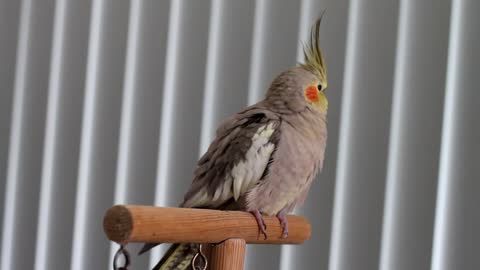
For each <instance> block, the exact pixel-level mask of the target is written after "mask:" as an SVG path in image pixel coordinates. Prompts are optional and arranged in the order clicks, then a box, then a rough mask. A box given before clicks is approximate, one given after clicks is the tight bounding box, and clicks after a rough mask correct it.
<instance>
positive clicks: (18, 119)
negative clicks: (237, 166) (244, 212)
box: [0, 0, 480, 270]
mask: <svg viewBox="0 0 480 270" xmlns="http://www.w3.org/2000/svg"><path fill="white" fill-rule="evenodd" d="M325 9H326V13H325V17H324V20H323V22H322V28H321V46H322V48H323V50H324V53H325V56H326V60H327V64H328V74H329V89H328V92H327V93H328V94H327V95H328V98H329V100H330V106H329V107H330V110H329V116H328V127H329V138H328V146H327V151H326V161H325V167H324V169H323V172H322V173H321V175H319V177H318V179H317V180H316V181H315V183H314V185H313V187H312V190H311V191H310V195H309V198H308V199H307V201H306V203H305V205H304V206H302V207H300V208H299V209H297V210H296V213H297V214H300V215H304V216H306V217H308V218H309V219H310V221H311V223H312V237H311V239H310V240H309V241H307V242H306V243H305V244H304V245H301V246H267V245H265V246H262V245H259V246H249V247H248V251H247V258H246V259H247V262H246V269H282V270H286V269H325V270H326V269H329V270H346V269H365V270H369V269H382V270H390V269H419V270H423V269H432V270H447V269H472V270H473V269H480V256H478V250H480V230H479V228H480V212H479V210H478V209H479V207H480V171H479V170H478V165H479V164H480V154H479V153H480V141H479V138H480V122H479V121H478V117H479V116H480V91H479V90H480V89H479V87H478V84H477V81H476V79H477V77H478V75H479V74H478V70H479V69H478V63H480V27H478V26H479V25H480V18H479V17H478V16H477V14H478V13H479V12H480V2H479V1H477V0H425V1H415V0H387V1H385V0H302V1H300V0H299V1H290V0H257V1H254V0H245V1H235V0H209V1H207V0H205V1H195V0H188V1H179V0H171V1H165V0H142V1H133V0H132V1H127V0H105V1H73V0H56V1H55V0H45V1H34V0H22V1H16V0H4V1H0V40H1V42H0V62H1V63H2V64H1V65H0V87H1V88H0V202H1V203H3V204H2V205H1V207H0V224H1V234H0V237H1V238H0V240H1V242H0V243H1V246H0V249H1V256H0V268H1V269H7V270H9V269H38V270H46V269H72V270H80V269H109V268H110V267H111V265H110V263H111V259H112V252H113V251H114V249H115V248H116V247H115V245H112V244H111V243H109V242H108V241H107V239H106V238H105V236H104V235H103V231H102V226H101V224H102V218H103V213H104V211H105V210H106V209H107V208H108V207H110V206H111V205H113V204H118V203H129V204H147V205H152V204H154V205H160V206H175V205H177V204H178V203H179V202H180V201H181V198H182V197H183V193H184V192H185V191H186V189H187V188H188V186H189V184H190V182H191V178H192V172H193V169H194V167H195V163H196V161H197V159H198V157H199V155H201V154H202V153H203V152H204V151H205V149H206V148H207V147H208V144H209V142H210V141H211V140H212V138H213V136H214V132H215V127H216V126H217V125H218V124H219V122H220V121H221V120H222V119H224V118H225V117H227V116H228V115H230V114H232V113H234V112H236V111H238V110H240V109H241V108H243V107H245V106H247V105H249V104H253V103H255V102H256V101H258V100H260V99H261V98H262V97H263V95H264V93H265V90H266V88H267V87H268V85H269V83H270V82H271V80H272V79H273V77H274V76H275V75H276V74H278V73H279V72H281V71H282V70H284V69H286V68H288V67H290V66H293V65H295V63H296V62H297V61H301V60H302V54H301V43H300V41H301V40H306V38H307V36H308V32H309V29H310V25H311V23H312V22H313V21H314V19H315V18H316V17H317V16H318V15H319V14H320V13H321V11H322V10H325ZM128 248H129V249H130V250H131V251H132V253H134V252H136V251H137V250H138V248H139V246H138V245H135V244H130V245H129V246H128ZM164 249H165V248H164V247H161V248H159V249H157V250H155V251H154V252H152V253H151V255H150V256H148V255H147V256H141V257H136V256H133V258H132V259H133V266H132V269H147V268H148V267H150V266H152V264H153V263H155V262H156V260H158V258H159V257H160V256H161V253H162V250H164Z"/></svg>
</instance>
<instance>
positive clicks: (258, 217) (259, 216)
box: [250, 209, 267, 240]
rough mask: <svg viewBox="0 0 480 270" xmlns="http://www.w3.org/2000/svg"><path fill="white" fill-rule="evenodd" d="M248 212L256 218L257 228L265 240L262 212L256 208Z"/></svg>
mask: <svg viewBox="0 0 480 270" xmlns="http://www.w3.org/2000/svg"><path fill="white" fill-rule="evenodd" d="M250 213H252V215H253V216H254V217H255V219H256V220H257V224H258V228H259V229H260V232H261V233H262V234H263V236H264V237H265V240H267V224H265V220H264V219H263V216H262V214H261V213H260V211H258V209H255V210H253V211H250Z"/></svg>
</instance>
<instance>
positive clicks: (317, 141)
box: [182, 68, 327, 215]
mask: <svg viewBox="0 0 480 270" xmlns="http://www.w3.org/2000/svg"><path fill="white" fill-rule="evenodd" d="M312 77H313V75H311V74H310V73H309V72H306V71H304V70H303V69H301V68H294V69H291V70H289V71H287V72H285V73H283V74H282V75H280V76H279V77H278V78H277V79H276V80H275V81H274V82H273V83H272V86H271V87H270V90H269V92H268V93H267V98H266V99H265V100H263V101H261V102H259V103H257V104H255V105H253V106H250V107H248V108H247V109H245V110H244V111H242V112H239V113H237V114H235V115H234V116H232V117H230V118H229V119H227V120H226V121H225V122H224V123H223V124H222V125H221V126H220V127H219V128H218V130H217V134H216V138H215V140H214V141H213V142H212V144H211V145H210V147H209V149H208V150H207V152H206V153H205V154H204V155H203V157H202V158H201V159H200V160H199V162H198V166H197V169H196V170H195V173H194V179H193V181H192V185H191V188H190V190H189V192H187V194H186V195H185V200H184V202H183V204H182V206H183V207H198V208H216V209H238V210H245V211H252V210H254V209H258V210H259V211H260V212H261V213H263V214H265V215H276V214H277V213H278V212H280V211H281V210H284V211H286V212H291V211H292V210H293V209H294V208H295V206H296V205H298V204H299V203H302V202H303V201H304V200H305V197H306V196H307V192H308V189H309V187H310V185H311V183H312V180H313V178H314V177H315V175H316V173H317V172H318V171H319V169H320V168H321V167H322V164H323V158H324V152H325V145H326V139H327V127H326V112H321V111H319V110H317V109H315V108H314V107H312V106H310V104H309V103H308V102H306V100H305V97H304V96H303V93H302V91H298V90H297V89H298V88H299V87H302V86H303V85H306V84H308V82H310V81H311V80H313V78H312Z"/></svg>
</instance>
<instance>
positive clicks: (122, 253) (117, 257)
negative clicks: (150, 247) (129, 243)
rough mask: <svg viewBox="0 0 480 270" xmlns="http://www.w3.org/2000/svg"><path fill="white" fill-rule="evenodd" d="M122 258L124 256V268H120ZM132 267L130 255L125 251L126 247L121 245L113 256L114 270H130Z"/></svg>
mask: <svg viewBox="0 0 480 270" xmlns="http://www.w3.org/2000/svg"><path fill="white" fill-rule="evenodd" d="M120 256H123V266H118V262H119V261H120ZM129 265H130V254H128V251H127V250H126V249H125V246H124V245H120V248H119V249H118V250H117V252H116V253H115V256H113V270H128V268H127V267H128V266H129Z"/></svg>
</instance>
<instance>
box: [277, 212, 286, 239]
mask: <svg viewBox="0 0 480 270" xmlns="http://www.w3.org/2000/svg"><path fill="white" fill-rule="evenodd" d="M277 218H278V221H280V226H282V238H287V237H288V219H287V215H286V214H285V212H284V211H283V210H282V211H280V212H279V213H278V214H277Z"/></svg>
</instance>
